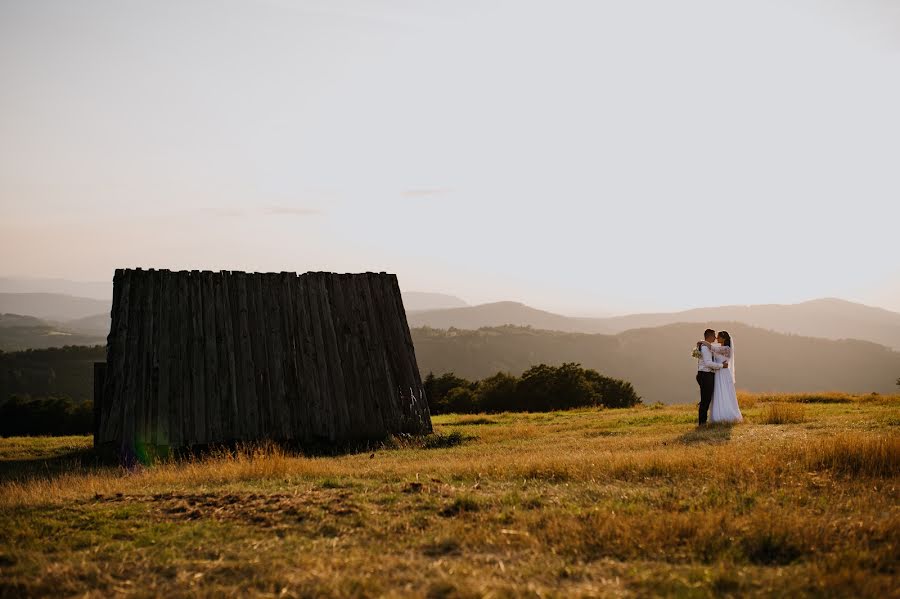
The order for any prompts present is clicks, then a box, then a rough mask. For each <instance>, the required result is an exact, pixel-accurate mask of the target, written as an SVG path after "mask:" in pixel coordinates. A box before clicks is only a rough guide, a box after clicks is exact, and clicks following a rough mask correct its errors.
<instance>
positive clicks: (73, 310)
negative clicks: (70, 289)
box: [0, 293, 112, 322]
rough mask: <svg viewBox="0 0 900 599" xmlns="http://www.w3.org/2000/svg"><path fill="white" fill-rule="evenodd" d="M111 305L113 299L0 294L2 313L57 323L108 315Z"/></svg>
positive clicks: (36, 294)
mask: <svg viewBox="0 0 900 599" xmlns="http://www.w3.org/2000/svg"><path fill="white" fill-rule="evenodd" d="M111 303H112V300H111V299H110V300H102V299H95V298H90V297H76V296H74V295H64V294H62V293H0V313H10V314H23V315H27V316H34V317H35V318H40V319H42V320H52V321H56V322H65V321H68V320H74V319H76V318H84V317H86V316H95V315H97V314H100V313H106V314H108V313H109V308H110V305H111Z"/></svg>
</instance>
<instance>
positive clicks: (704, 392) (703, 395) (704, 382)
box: [697, 372, 716, 424]
mask: <svg viewBox="0 0 900 599" xmlns="http://www.w3.org/2000/svg"><path fill="white" fill-rule="evenodd" d="M697 384H698V385H700V414H699V419H698V420H699V422H700V424H706V414H707V412H709V404H711V403H712V398H713V391H715V389H716V373H715V372H698V373H697Z"/></svg>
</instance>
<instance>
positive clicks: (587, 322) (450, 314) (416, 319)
mask: <svg viewBox="0 0 900 599" xmlns="http://www.w3.org/2000/svg"><path fill="white" fill-rule="evenodd" d="M407 319H408V321H409V326H411V327H425V326H427V327H432V328H436V329H449V328H450V327H453V328H457V329H480V328H482V327H494V326H500V325H507V324H509V325H514V326H530V327H534V328H536V329H545V330H548V331H564V332H579V333H605V332H610V329H609V327H608V326H607V325H606V324H604V323H603V322H602V320H603V319H599V318H575V317H572V316H562V315H560V314H554V313H553V312H546V311H544V310H538V309H537V308H532V307H530V306H526V305H525V304H522V303H520V302H494V303H490V304H480V305H478V306H467V307H464V308H449V309H444V310H428V311H425V312H410V311H409V310H408V309H407Z"/></svg>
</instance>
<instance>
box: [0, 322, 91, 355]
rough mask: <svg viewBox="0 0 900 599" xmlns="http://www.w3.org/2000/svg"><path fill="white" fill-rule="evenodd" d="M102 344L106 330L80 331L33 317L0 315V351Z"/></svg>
mask: <svg viewBox="0 0 900 599" xmlns="http://www.w3.org/2000/svg"><path fill="white" fill-rule="evenodd" d="M104 344H106V333H103V334H96V333H92V332H87V333H85V332H80V331H77V330H74V329H70V328H67V327H65V326H60V325H55V324H52V323H49V322H46V321H44V320H41V319H40V318H35V317H33V316H20V315H18V314H0V351H7V352H8V351H18V350H23V349H43V348H47V347H63V346H65V345H104Z"/></svg>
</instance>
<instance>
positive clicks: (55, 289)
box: [0, 276, 113, 302]
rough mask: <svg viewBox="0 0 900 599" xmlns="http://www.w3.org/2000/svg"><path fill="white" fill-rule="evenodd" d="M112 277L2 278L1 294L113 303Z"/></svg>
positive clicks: (0, 279)
mask: <svg viewBox="0 0 900 599" xmlns="http://www.w3.org/2000/svg"><path fill="white" fill-rule="evenodd" d="M112 288H113V285H112V276H110V279H109V280H108V281H70V280H68V279H47V278H38V277H0V293H59V294H62V295H72V296H75V297H89V298H93V299H102V300H106V301H108V302H109V301H112Z"/></svg>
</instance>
